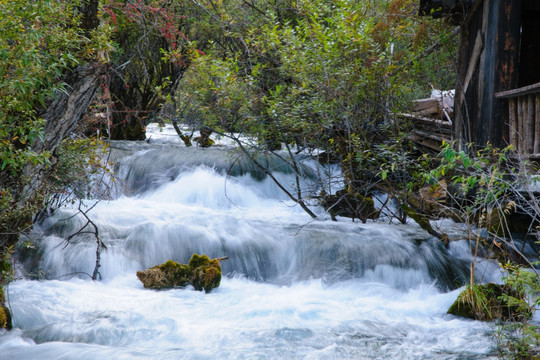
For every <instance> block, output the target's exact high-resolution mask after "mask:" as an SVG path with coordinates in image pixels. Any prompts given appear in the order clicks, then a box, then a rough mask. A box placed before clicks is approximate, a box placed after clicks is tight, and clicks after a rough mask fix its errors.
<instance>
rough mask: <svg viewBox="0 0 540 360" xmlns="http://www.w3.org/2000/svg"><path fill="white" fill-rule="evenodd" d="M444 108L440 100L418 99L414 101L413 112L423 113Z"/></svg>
mask: <svg viewBox="0 0 540 360" xmlns="http://www.w3.org/2000/svg"><path fill="white" fill-rule="evenodd" d="M433 107H436V108H439V107H442V105H441V101H440V99H438V98H434V97H433V98H427V99H417V100H413V101H412V108H413V111H422V110H426V109H430V108H433Z"/></svg>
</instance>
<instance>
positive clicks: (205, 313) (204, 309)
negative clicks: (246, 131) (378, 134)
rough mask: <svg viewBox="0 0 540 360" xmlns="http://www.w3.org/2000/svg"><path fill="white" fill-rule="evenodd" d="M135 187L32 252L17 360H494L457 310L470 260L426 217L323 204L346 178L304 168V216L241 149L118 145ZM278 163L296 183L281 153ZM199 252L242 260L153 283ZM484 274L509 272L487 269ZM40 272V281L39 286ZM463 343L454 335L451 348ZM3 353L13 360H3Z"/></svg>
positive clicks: (479, 329) (22, 284)
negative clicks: (326, 188)
mask: <svg viewBox="0 0 540 360" xmlns="http://www.w3.org/2000/svg"><path fill="white" fill-rule="evenodd" d="M112 147H113V148H114V156H115V158H116V169H117V172H118V174H120V177H121V178H122V181H123V182H124V184H125V191H124V193H123V194H120V195H119V196H118V197H117V198H115V199H113V200H110V201H104V200H102V201H96V200H86V201H85V202H84V204H85V208H86V209H91V210H89V211H88V213H87V216H88V217H89V218H90V219H91V220H92V221H93V223H94V224H96V226H98V228H99V234H100V238H101V240H102V241H103V242H104V243H105V245H106V247H107V249H106V250H104V251H103V252H102V255H101V257H102V258H101V263H102V267H101V269H100V273H101V275H102V277H103V280H102V281H97V282H92V281H90V280H89V279H88V277H87V276H85V275H83V274H84V273H86V274H90V273H92V271H93V268H94V265H95V251H96V239H95V237H94V234H92V233H89V232H84V231H83V232H81V233H80V234H79V235H77V236H73V237H72V238H71V239H70V241H69V244H68V243H66V241H65V239H66V238H67V237H68V236H70V235H72V234H74V233H76V232H78V231H79V230H80V229H81V228H82V227H83V226H84V224H85V223H86V219H85V218H84V217H83V216H82V215H81V214H78V211H77V208H76V206H75V207H65V208H62V209H59V210H58V211H56V212H55V213H54V214H53V215H52V216H50V217H48V218H46V219H45V220H44V221H43V222H42V223H40V224H39V225H36V226H35V228H34V230H33V233H32V240H33V246H34V248H29V249H28V248H26V249H25V248H21V250H20V252H19V258H20V261H21V264H22V265H23V268H22V269H21V273H22V274H25V276H26V279H21V280H19V281H15V282H14V283H13V284H12V285H11V286H10V300H11V301H12V304H13V313H14V319H15V327H16V330H15V331H12V332H11V333H9V334H3V335H2V334H0V354H2V356H7V358H8V359H11V358H13V359H33V358H40V359H43V360H46V359H105V358H107V359H109V358H110V359H113V358H126V359H127V358H129V359H158V358H159V359H209V358H222V359H248V358H249V359H329V358H333V359H359V358H365V359H415V360H416V359H417V360H419V359H439V358H445V359H454V360H457V359H492V358H493V359H494V358H495V355H494V352H493V344H492V343H491V342H490V340H489V331H488V330H487V329H486V328H485V326H484V325H483V324H481V323H478V322H472V321H463V320H460V319H457V318H453V317H450V316H448V315H446V309H447V308H448V307H449V306H450V304H451V303H452V302H453V301H454V300H455V298H456V296H457V294H458V290H455V289H456V288H457V287H459V286H461V285H462V284H463V283H464V281H466V279H467V276H468V271H469V262H470V259H469V258H468V256H470V253H467V251H466V248H465V247H464V246H461V245H459V244H456V245H454V246H453V247H451V248H450V250H447V249H446V248H444V246H442V245H441V244H440V242H438V241H437V240H436V239H434V238H432V237H430V236H429V235H428V234H426V233H425V232H424V231H423V230H421V229H420V228H419V227H418V226H416V225H415V224H407V225H395V224H381V223H368V224H358V223H353V222H351V221H350V219H339V221H338V222H333V221H330V219H329V218H328V217H327V215H325V213H324V212H323V211H322V209H321V208H319V207H318V206H317V203H316V201H315V197H316V195H317V194H318V192H319V191H320V189H321V187H320V186H321V184H327V183H329V182H330V180H329V177H328V176H329V175H331V174H334V173H335V169H331V168H321V167H319V166H318V165H316V164H315V163H314V162H312V161H309V160H308V159H307V158H306V159H300V160H301V161H302V169H303V170H302V171H303V173H302V178H301V186H302V191H303V194H304V196H305V197H306V199H310V197H313V199H311V200H310V201H309V202H310V206H311V208H312V210H313V211H314V212H315V213H316V214H318V215H319V218H318V219H315V220H313V219H311V217H309V216H308V215H307V214H306V213H304V211H303V210H302V209H301V208H300V207H299V206H298V205H297V204H295V203H294V202H292V201H291V200H290V199H288V198H287V197H286V196H285V195H284V194H283V192H282V191H281V190H280V189H279V188H278V187H277V186H276V184H274V183H273V181H272V180H271V179H270V178H269V177H268V176H266V175H264V173H262V172H260V171H259V170H258V169H257V168H256V167H255V166H254V165H253V164H252V163H251V162H250V161H249V160H248V159H246V158H245V157H238V155H235V153H234V152H231V150H230V149H229V148H227V147H222V148H218V147H216V148H215V149H199V148H186V147H184V146H181V145H179V144H173V143H171V142H159V141H156V142H154V143H152V142H151V143H150V144H146V143H142V142H141V143H127V142H117V143H114V144H112ZM264 162H265V163H267V164H269V165H270V167H271V168H272V169H273V170H274V175H275V176H276V177H277V178H278V179H279V180H280V182H281V183H282V184H283V185H284V186H286V187H287V188H289V189H291V190H294V185H295V183H296V179H295V177H294V173H293V171H292V169H291V168H290V166H288V165H287V164H286V163H285V162H283V160H282V159H280V158H279V157H268V158H265V159H264ZM193 253H200V254H207V255H208V256H210V257H221V256H228V257H229V260H226V261H223V262H222V269H223V274H224V278H223V280H222V284H221V286H220V287H219V288H217V289H215V290H213V291H212V292H211V293H209V294H204V293H200V292H196V291H192V290H191V289H189V288H188V289H171V290H165V291H151V290H147V289H144V288H143V287H142V285H141V284H140V282H139V281H138V279H137V278H136V277H135V272H136V271H138V270H143V269H146V268H148V267H151V266H154V265H156V264H160V263H163V262H165V261H166V260H168V259H172V260H175V261H178V262H181V263H186V262H187V261H188V260H189V258H190V256H191V255H192V254H193ZM484 275H485V276H486V278H484V279H486V280H488V279H489V278H496V277H497V274H496V273H495V272H494V271H493V268H492V267H490V266H486V267H485V269H484ZM32 279H42V280H41V281H36V280H32ZM449 339H451V341H448V340H449ZM2 358H3V357H2Z"/></svg>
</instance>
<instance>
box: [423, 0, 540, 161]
mask: <svg viewBox="0 0 540 360" xmlns="http://www.w3.org/2000/svg"><path fill="white" fill-rule="evenodd" d="M420 11H421V14H424V15H427V14H431V15H434V16H442V15H444V14H452V18H453V19H454V21H458V22H459V24H460V40H459V54H458V83H457V88H456V98H455V105H454V116H455V118H454V121H453V135H454V137H455V139H456V140H457V141H458V144H461V145H464V144H466V143H471V142H472V143H474V144H475V146H477V147H482V146H484V145H485V144H486V143H488V142H490V143H491V144H493V145H495V146H506V145H508V144H513V145H514V146H515V148H516V149H517V150H518V151H519V152H520V153H521V154H524V155H527V156H534V157H540V58H539V55H538V54H540V0H420Z"/></svg>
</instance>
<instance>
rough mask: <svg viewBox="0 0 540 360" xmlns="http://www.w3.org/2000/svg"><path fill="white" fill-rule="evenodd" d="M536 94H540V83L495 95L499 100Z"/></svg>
mask: <svg viewBox="0 0 540 360" xmlns="http://www.w3.org/2000/svg"><path fill="white" fill-rule="evenodd" d="M536 93H540V83H536V84H532V85H527V86H523V87H520V88H517V89H512V90H507V91H501V92H498V93H495V97H496V98H498V99H506V98H513V97H518V96H523V95H529V94H536Z"/></svg>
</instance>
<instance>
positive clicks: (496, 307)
mask: <svg viewBox="0 0 540 360" xmlns="http://www.w3.org/2000/svg"><path fill="white" fill-rule="evenodd" d="M448 314H452V315H456V316H461V317H465V318H469V319H474V320H483V321H492V320H495V319H502V320H506V321H522V320H524V319H527V318H529V317H530V316H531V309H530V307H529V306H528V304H527V303H526V302H525V300H524V295H523V294H520V293H519V292H517V291H516V290H514V289H512V288H511V287H510V286H508V285H499V284H495V283H488V284H484V285H472V286H468V287H467V288H466V289H465V290H464V291H462V292H461V293H460V294H459V296H458V298H457V299H456V301H455V302H454V303H453V304H452V306H450V309H448Z"/></svg>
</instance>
